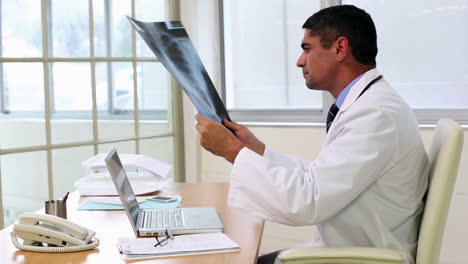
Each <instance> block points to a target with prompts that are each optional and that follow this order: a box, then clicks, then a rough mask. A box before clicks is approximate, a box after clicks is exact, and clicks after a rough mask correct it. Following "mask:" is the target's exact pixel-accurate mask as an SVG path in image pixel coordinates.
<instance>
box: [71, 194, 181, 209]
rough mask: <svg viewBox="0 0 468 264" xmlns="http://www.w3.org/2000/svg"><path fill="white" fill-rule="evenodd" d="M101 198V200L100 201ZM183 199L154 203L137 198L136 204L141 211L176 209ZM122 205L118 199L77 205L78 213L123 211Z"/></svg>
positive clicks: (94, 199) (104, 199) (110, 198)
mask: <svg viewBox="0 0 468 264" xmlns="http://www.w3.org/2000/svg"><path fill="white" fill-rule="evenodd" d="M101 198H103V199H101ZM182 199H183V197H179V198H178V199H177V200H175V201H173V202H166V203H161V202H156V201H151V200H148V199H145V198H137V202H138V204H139V206H140V208H141V209H166V208H177V207H179V206H180V204H181V203H182ZM123 209H124V208H123V206H122V203H121V202H120V198H119V197H109V198H107V197H95V198H91V199H87V200H86V201H84V202H82V203H81V204H80V205H78V208H77V210H79V211H103V210H105V211H106V210H123Z"/></svg>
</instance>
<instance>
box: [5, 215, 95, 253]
mask: <svg viewBox="0 0 468 264" xmlns="http://www.w3.org/2000/svg"><path fill="white" fill-rule="evenodd" d="M95 234H96V232H94V231H92V230H90V229H87V228H85V227H82V226H80V225H77V224H75V223H72V222H70V221H68V220H66V219H63V218H60V217H57V216H53V215H44V214H33V213H24V214H22V215H20V216H19V221H18V224H15V225H14V226H13V232H11V240H12V242H13V245H14V246H15V247H16V248H18V249H21V250H26V251H37V252H56V253H63V252H76V251H83V250H90V249H93V248H96V247H97V246H98V245H99V240H98V239H97V238H95V237H94V235H95ZM17 237H19V238H22V239H23V244H20V243H19V242H18V239H17ZM42 243H47V245H49V246H48V247H44V246H41V245H43V244H42ZM51 246H52V247H51Z"/></svg>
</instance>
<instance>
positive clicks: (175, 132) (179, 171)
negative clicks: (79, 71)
mask: <svg viewBox="0 0 468 264" xmlns="http://www.w3.org/2000/svg"><path fill="white" fill-rule="evenodd" d="M105 1H106V2H108V0H105ZM165 1H166V8H167V9H166V17H167V19H168V20H180V2H179V0H165ZM135 2H136V0H131V17H133V18H134V17H135V15H136V11H135ZM1 8H2V4H1V2H0V11H1ZM50 9H51V1H50V0H41V10H40V12H41V29H42V57H34V58H25V57H18V58H16V57H9V58H4V57H2V56H1V55H2V54H1V49H0V73H1V74H0V81H2V79H1V78H3V69H2V65H3V63H5V62H40V63H42V66H43V75H44V80H43V85H44V86H43V91H44V110H41V111H15V113H10V114H9V115H10V117H17V118H22V119H26V118H29V119H33V120H37V119H35V117H40V118H41V120H42V121H44V126H45V137H46V138H45V144H42V145H31V146H25V147H12V148H3V149H1V148H0V158H1V157H2V156H3V155H9V154H16V153H26V152H34V151H45V152H46V158H47V181H48V187H49V188H48V197H49V199H53V197H54V185H53V171H52V170H53V162H54V160H53V155H52V152H53V150H56V149H62V148H74V147H81V146H93V148H94V154H95V155H96V154H98V147H99V146H101V145H105V144H109V143H117V142H133V143H134V144H135V153H136V154H139V153H140V145H141V144H142V143H141V141H142V140H147V139H158V138H162V139H164V138H172V139H173V143H172V144H173V145H172V149H173V150H172V153H173V154H172V156H173V157H172V158H173V160H174V180H175V181H184V179H185V176H184V175H185V168H184V165H185V160H184V153H183V148H184V138H183V122H182V120H181V118H180V117H181V115H182V92H181V89H180V88H178V87H177V86H178V85H177V83H176V82H175V81H174V80H173V79H172V78H170V79H169V82H168V83H167V85H168V100H170V102H171V103H170V104H169V105H168V109H167V110H165V109H164V110H160V111H159V110H144V109H143V110H140V109H138V104H139V102H138V93H137V88H138V83H137V78H136V77H137V63H138V62H148V61H149V62H159V60H158V59H157V58H145V57H137V54H136V38H137V33H136V31H135V30H134V29H133V28H132V30H131V36H129V37H131V40H132V55H131V56H130V57H125V58H117V57H112V58H108V57H95V56H94V20H93V19H94V16H93V0H88V12H89V13H88V14H89V42H90V56H89V57H78V58H60V57H51V56H49V50H50V49H49V46H48V45H49V43H51V41H50V40H51V38H50V34H49V29H50V25H49V21H50V18H51V16H50ZM0 29H1V27H0ZM0 36H1V32H0ZM1 44H2V43H1V37H0V47H1ZM56 61H60V62H89V63H90V74H91V89H92V99H91V100H92V110H91V111H70V112H69V113H67V112H66V111H60V112H54V111H53V109H52V97H53V90H52V89H51V88H50V82H51V80H52V78H51V75H50V74H51V72H50V69H51V67H50V65H51V63H53V62H56ZM99 61H129V62H131V63H132V72H133V84H132V89H133V93H134V98H133V100H134V109H135V110H132V111H118V110H119V109H115V108H114V109H112V110H113V111H114V112H115V113H110V112H108V111H107V116H108V117H109V118H110V119H115V120H125V118H124V117H125V116H127V117H131V118H129V119H130V120H132V121H133V122H134V128H135V133H134V135H133V136H128V137H116V138H105V139H102V138H100V137H99V135H98V131H99V129H98V120H99V121H101V120H104V121H105V119H104V118H102V116H99V119H98V114H100V113H101V112H99V111H98V110H97V103H96V78H95V76H96V71H95V70H96V62H99ZM0 84H1V85H0V95H2V96H3V95H5V94H6V93H5V90H4V89H3V88H4V86H3V82H1V83H0ZM110 95H111V96H112V94H110ZM4 97H6V96H4ZM4 97H2V99H3V98H4ZM4 106H5V102H3V101H2V100H0V108H1V109H0V110H3V109H4V108H5V107H4ZM7 110H8V109H6V111H7ZM90 113H91V114H90ZM158 114H159V115H160V116H166V118H165V119H163V120H162V121H155V122H156V123H159V122H167V123H170V128H169V130H168V131H167V132H166V131H164V132H154V133H153V134H150V135H144V136H143V135H141V134H140V121H142V120H143V121H144V120H145V119H146V118H145V117H151V120H154V117H155V115H158ZM0 115H1V113H0ZM67 115H68V116H67ZM83 115H86V117H87V118H86V119H87V120H86V121H89V122H91V123H92V132H93V133H92V139H90V140H85V141H72V142H67V143H53V142H52V136H51V134H52V133H51V131H52V124H51V123H52V122H51V121H54V119H62V118H63V117H65V116H66V117H67V119H70V118H76V119H82V118H80V117H82V116H83ZM90 116H92V118H91V119H90ZM104 117H105V116H104ZM11 119H12V120H13V118H11ZM148 119H149V118H148ZM3 120H6V119H5V118H3ZM141 123H145V122H141ZM0 176H1V169H0ZM1 190H2V187H1V177H0V216H1V217H0V228H2V227H3V215H2V213H1V212H2V211H3V202H2V195H3V194H2V193H1Z"/></svg>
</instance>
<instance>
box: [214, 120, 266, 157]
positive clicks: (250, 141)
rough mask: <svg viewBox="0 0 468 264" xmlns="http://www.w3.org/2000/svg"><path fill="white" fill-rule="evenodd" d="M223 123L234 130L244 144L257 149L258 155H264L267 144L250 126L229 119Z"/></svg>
mask: <svg viewBox="0 0 468 264" xmlns="http://www.w3.org/2000/svg"><path fill="white" fill-rule="evenodd" d="M223 124H224V125H225V126H226V127H228V128H229V129H231V130H232V131H234V134H235V135H236V137H237V138H238V139H239V140H240V141H241V142H242V144H243V145H244V146H246V147H247V148H249V149H251V150H253V151H255V152H256V153H257V154H258V155H260V156H263V153H264V152H265V144H263V143H262V142H261V141H260V140H258V139H257V138H256V137H255V135H254V134H253V133H252V132H251V131H250V130H249V129H248V128H246V127H245V126H243V125H239V124H237V123H236V122H234V121H231V122H229V121H228V120H227V119H224V120H223Z"/></svg>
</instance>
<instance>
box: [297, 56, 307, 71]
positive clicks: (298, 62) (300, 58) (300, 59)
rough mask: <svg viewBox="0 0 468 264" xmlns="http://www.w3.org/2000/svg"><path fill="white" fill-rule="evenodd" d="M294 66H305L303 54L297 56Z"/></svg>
mask: <svg viewBox="0 0 468 264" xmlns="http://www.w3.org/2000/svg"><path fill="white" fill-rule="evenodd" d="M296 66H297V67H299V68H302V67H304V66H305V59H304V53H302V54H301V56H299V58H298V59H297V62H296Z"/></svg>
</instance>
